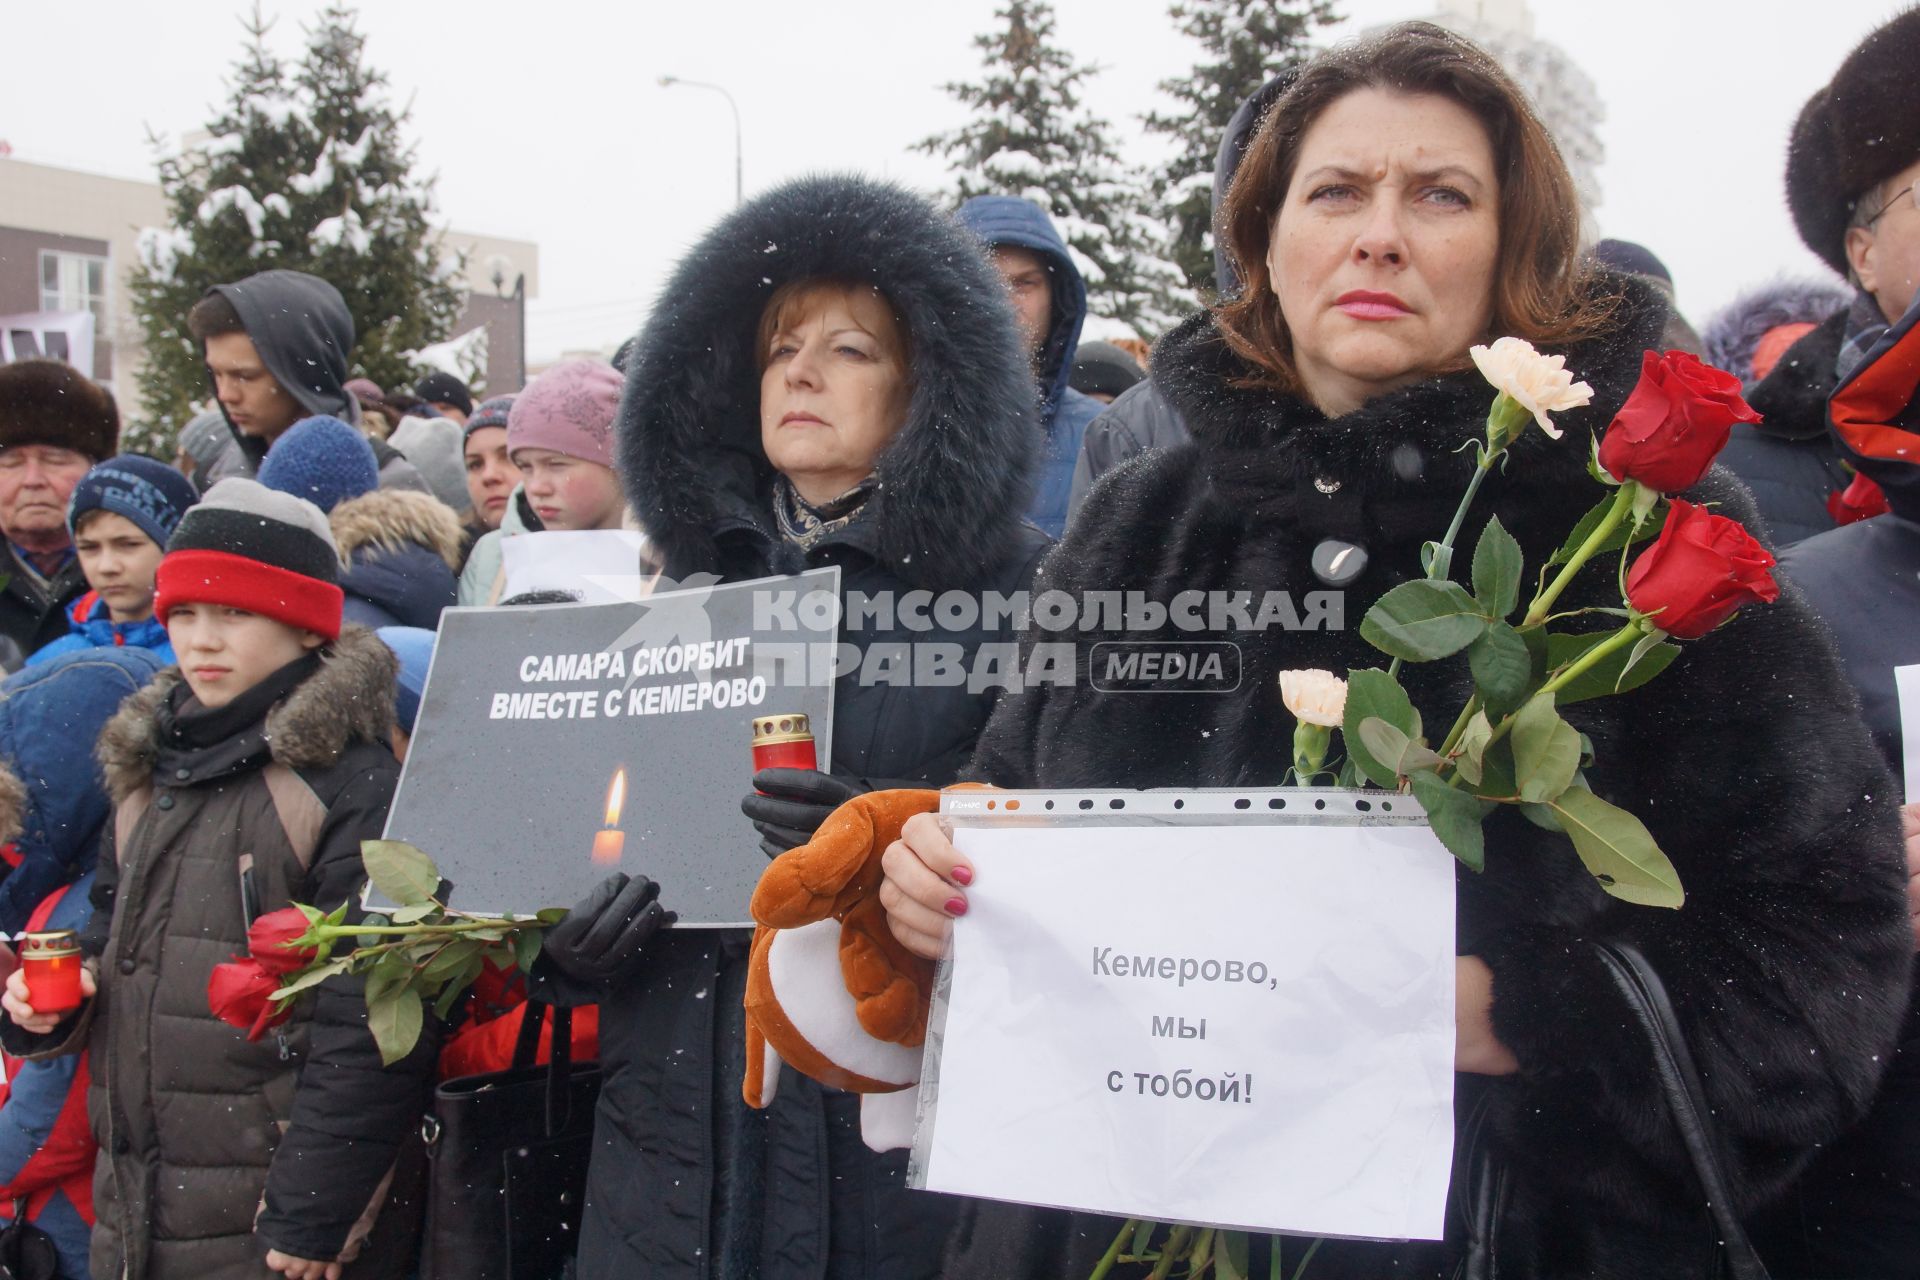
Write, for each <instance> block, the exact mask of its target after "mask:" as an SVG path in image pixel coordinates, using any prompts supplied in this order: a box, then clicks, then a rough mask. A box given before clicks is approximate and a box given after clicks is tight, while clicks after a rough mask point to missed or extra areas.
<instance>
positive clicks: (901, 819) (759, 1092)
mask: <svg viewBox="0 0 1920 1280" xmlns="http://www.w3.org/2000/svg"><path fill="white" fill-rule="evenodd" d="M939 807H940V793H939V792H937V791H870V792H868V793H867V794H866V795H862V796H855V797H854V798H853V799H852V800H849V801H847V803H845V804H843V805H841V806H840V807H839V808H838V809H836V810H834V812H833V814H832V815H831V816H830V817H828V819H827V820H826V821H825V822H823V823H821V824H820V829H819V830H818V831H816V832H814V835H813V839H812V840H811V841H809V842H808V843H806V844H804V845H801V846H800V847H799V848H797V849H789V850H788V851H787V852H786V853H783V854H781V855H780V856H779V857H778V858H775V859H774V860H773V861H772V862H771V863H770V864H768V866H767V870H766V872H765V874H763V875H762V876H761V877H760V884H759V886H758V887H757V888H755V889H754V891H753V903H752V910H753V918H754V920H755V922H756V923H757V925H758V927H757V928H756V929H755V930H754V934H753V956H752V961H751V963H750V965H749V967H748V970H747V996H746V1007H747V1078H746V1083H745V1086H744V1088H743V1089H742V1093H744V1094H745V1095H746V1100H747V1105H749V1106H752V1107H765V1106H767V1105H769V1104H770V1103H772V1101H773V1097H774V1094H775V1092H776V1091H777V1090H778V1089H779V1086H780V1064H781V1063H782V1062H785V1063H786V1064H788V1065H789V1066H792V1067H793V1068H794V1069H795V1070H797V1071H799V1072H800V1073H801V1074H803V1075H806V1076H810V1077H812V1078H813V1079H815V1080H818V1081H819V1082H820V1083H821V1084H824V1085H828V1086H831V1087H832V1088H835V1089H845V1090H847V1091H849V1092H852V1093H859V1094H864V1095H866V1097H864V1098H863V1099H862V1102H861V1108H860V1128H861V1136H862V1137H863V1138H864V1139H865V1140H866V1143H867V1145H868V1146H870V1147H872V1148H873V1149H874V1150H876V1151H890V1150H894V1149H896V1148H899V1147H905V1146H907V1145H909V1144H910V1143H911V1141H912V1135H913V1120H914V1110H915V1108H916V1106H917V1103H918V1094H919V1090H918V1089H917V1088H915V1086H916V1085H917V1084H918V1083H919V1080H920V1045H921V1042H922V1041H924V1040H925V1039H926V1035H927V1004H928V1001H929V999H930V997H931V995H932V991H933V962H932V961H930V960H923V959H921V958H920V957H919V956H916V955H914V954H913V953H912V952H910V951H908V950H907V949H906V948H905V947H903V946H901V945H900V943H899V942H898V941H897V940H896V939H895V938H894V936H893V932H892V930H890V929H889V928H888V927H887V917H886V911H885V910H884V909H883V908H882V907H881V905H880V882H881V879H882V873H881V869H880V857H881V855H882V854H884V853H885V852H886V849H887V846H888V845H890V844H892V843H893V842H894V841H895V840H898V839H899V838H900V828H901V827H902V826H904V825H905V824H906V821H907V819H909V818H911V817H913V816H914V815H915V814H919V813H932V812H934V811H935V810H937V809H938V808H939Z"/></svg>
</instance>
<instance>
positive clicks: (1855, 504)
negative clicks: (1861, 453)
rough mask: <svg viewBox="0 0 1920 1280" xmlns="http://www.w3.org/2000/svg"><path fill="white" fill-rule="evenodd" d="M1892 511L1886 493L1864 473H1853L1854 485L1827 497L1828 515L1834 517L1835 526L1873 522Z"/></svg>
mask: <svg viewBox="0 0 1920 1280" xmlns="http://www.w3.org/2000/svg"><path fill="white" fill-rule="evenodd" d="M1890 510H1892V508H1890V507H1889V506H1887V495H1886V491H1885V490H1883V489H1882V488H1881V487H1880V486H1879V485H1877V484H1875V483H1874V482H1873V477H1872V476H1870V475H1868V474H1867V473H1866V472H1864V471H1856V472H1854V473H1853V483H1852V484H1850V485H1848V486H1847V487H1846V488H1845V489H1842V490H1841V491H1840V492H1838V493H1830V494H1828V495H1827V514H1828V515H1830V516H1832V517H1833V522H1834V523H1835V524H1855V523H1857V522H1859V521H1861V520H1871V519H1873V517H1875V516H1883V515H1885V514H1887V512H1888V511H1890Z"/></svg>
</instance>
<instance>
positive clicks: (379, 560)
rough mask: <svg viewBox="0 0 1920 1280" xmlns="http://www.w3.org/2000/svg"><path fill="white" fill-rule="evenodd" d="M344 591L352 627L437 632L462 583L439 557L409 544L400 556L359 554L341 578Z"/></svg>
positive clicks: (393, 553) (374, 551) (346, 615)
mask: <svg viewBox="0 0 1920 1280" xmlns="http://www.w3.org/2000/svg"><path fill="white" fill-rule="evenodd" d="M340 590H341V591H343V592H345V593H346V599H345V601H343V602H342V609H343V611H344V612H343V614H342V616H343V617H344V618H345V619H346V620H347V621H348V622H357V623H359V624H360V625H361V626H364V627H388V626H399V627H421V628H424V629H426V630H428V631H433V630H436V629H437V628H438V627H439V626H440V613H441V611H442V610H444V609H448V608H451V607H452V606H453V605H454V604H456V603H458V599H459V595H460V580H459V579H458V578H456V577H455V576H454V573H453V570H451V569H449V568H447V565H446V562H445V561H444V560H442V559H441V558H440V557H439V556H437V555H435V554H434V553H433V552H431V551H429V550H427V549H426V548H425V547H422V546H419V545H417V544H413V543H409V544H407V545H406V546H404V547H402V548H400V549H399V550H398V551H382V550H378V549H374V548H368V549H365V550H363V551H361V553H360V554H359V555H358V556H356V557H355V559H354V562H353V564H352V565H350V566H348V568H347V569H346V571H345V572H344V573H342V574H341V575H340Z"/></svg>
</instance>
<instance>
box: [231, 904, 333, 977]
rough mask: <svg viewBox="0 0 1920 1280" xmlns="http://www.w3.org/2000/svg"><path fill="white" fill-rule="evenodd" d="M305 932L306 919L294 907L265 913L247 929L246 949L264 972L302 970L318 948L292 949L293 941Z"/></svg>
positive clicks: (278, 972)
mask: <svg viewBox="0 0 1920 1280" xmlns="http://www.w3.org/2000/svg"><path fill="white" fill-rule="evenodd" d="M306 931H307V917H306V916H305V915H304V914H303V913H302V912H301V910H300V908H298V907H282V908H280V909H279V910H278V911H269V912H268V913H267V914H266V915H263V916H261V917H260V918H259V919H258V920H255V921H254V922H253V928H251V929H249V930H247V950H248V951H249V952H250V953H251V954H252V956H253V958H254V961H255V962H256V963H257V964H259V966H260V967H261V968H262V969H265V970H266V971H267V972H268V973H272V974H282V973H292V972H293V971H294V970H295V969H303V968H305V967H306V966H307V964H308V962H309V961H311V960H312V959H313V957H314V955H315V954H316V953H317V952H318V951H319V948H318V947H296V946H294V945H293V942H294V939H296V938H298V937H299V936H300V935H301V934H303V933H305V932H306Z"/></svg>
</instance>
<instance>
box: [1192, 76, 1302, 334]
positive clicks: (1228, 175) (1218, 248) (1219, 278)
mask: <svg viewBox="0 0 1920 1280" xmlns="http://www.w3.org/2000/svg"><path fill="white" fill-rule="evenodd" d="M1305 65H1306V64H1305V63H1304V62H1302V63H1301V64H1300V65H1299V66H1294V67H1289V68H1287V69H1286V70H1285V71H1282V72H1281V73H1280V74H1279V75H1277V76H1275V77H1274V78H1273V79H1271V80H1269V81H1267V82H1266V83H1265V84H1263V85H1261V86H1260V87H1259V88H1258V89H1255V90H1254V91H1253V95H1252V96H1251V97H1249V98H1248V99H1247V100H1246V101H1245V102H1243V103H1241V104H1240V106H1239V108H1238V109H1236V110H1235V111H1234V113H1233V118H1232V119H1230V120H1228V121H1227V130H1226V132H1225V133H1223V134H1221V135H1220V150H1218V151H1216V152H1215V153H1214V156H1213V282H1214V287H1215V288H1217V289H1219V290H1220V296H1221V297H1223V298H1231V297H1232V296H1233V295H1234V294H1236V293H1238V292H1240V273H1239V272H1238V271H1235V270H1234V269H1233V261H1232V260H1231V259H1230V258H1228V257H1227V248H1226V244H1225V242H1224V241H1223V240H1221V238H1220V218H1221V215H1222V212H1223V208H1224V206H1225V205H1226V203H1227V190H1228V188H1230V187H1232V186H1233V175H1234V174H1236V173H1238V172H1240V161H1241V160H1242V159H1244V158H1245V157H1246V154H1247V147H1248V145H1249V144H1251V143H1252V142H1253V135H1254V133H1255V132H1256V131H1257V130H1258V129H1259V128H1260V122H1261V121H1262V120H1264V119H1266V118H1267V111H1268V109H1269V108H1270V107H1272V106H1273V104H1274V103H1276V102H1278V101H1279V100H1280V95H1281V94H1283V93H1285V92H1286V91H1287V90H1288V89H1290V88H1292V87H1293V82H1294V81H1295V80H1297V79H1299V77H1300V67H1303V66H1305Z"/></svg>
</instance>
